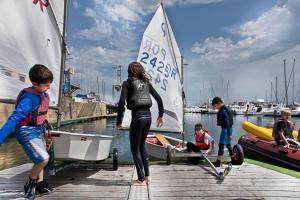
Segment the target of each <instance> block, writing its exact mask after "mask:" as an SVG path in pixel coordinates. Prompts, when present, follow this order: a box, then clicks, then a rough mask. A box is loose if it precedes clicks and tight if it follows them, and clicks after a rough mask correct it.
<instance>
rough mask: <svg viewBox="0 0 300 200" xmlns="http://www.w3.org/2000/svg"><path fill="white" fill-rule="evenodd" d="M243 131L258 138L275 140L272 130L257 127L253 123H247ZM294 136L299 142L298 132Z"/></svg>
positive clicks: (244, 124)
mask: <svg viewBox="0 0 300 200" xmlns="http://www.w3.org/2000/svg"><path fill="white" fill-rule="evenodd" d="M243 129H244V130H245V131H247V132H248V133H250V134H252V135H256V136H259V137H262V138H265V139H269V140H274V138H273V137H272V129H271V128H264V127H261V126H257V125H255V124H253V123H251V122H248V121H246V122H244V123H243ZM293 136H294V138H295V139H296V140H297V136H298V132H297V131H294V132H293Z"/></svg>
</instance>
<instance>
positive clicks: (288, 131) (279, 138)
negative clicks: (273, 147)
mask: <svg viewBox="0 0 300 200" xmlns="http://www.w3.org/2000/svg"><path fill="white" fill-rule="evenodd" d="M290 119H291V111H290V110H289V109H284V110H282V111H281V118H280V119H279V120H278V121H277V122H275V123H274V126H273V131H272V136H273V137H274V140H275V141H276V143H277V144H278V145H283V146H284V147H285V148H289V147H290V145H297V146H300V143H299V142H297V141H296V140H294V138H293V130H294V127H295V124H294V123H293V122H292V121H290ZM298 139H299V135H298Z"/></svg>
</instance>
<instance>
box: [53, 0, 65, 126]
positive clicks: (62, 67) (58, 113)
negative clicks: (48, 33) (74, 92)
mask: <svg viewBox="0 0 300 200" xmlns="http://www.w3.org/2000/svg"><path fill="white" fill-rule="evenodd" d="M64 3H65V4H64V22H63V34H62V43H61V61H60V77H59V94H58V105H57V106H58V112H57V124H56V127H57V128H59V127H60V125H61V110H62V98H63V84H64V71H65V64H66V50H67V49H66V45H67V44H66V32H67V24H66V23H67V17H68V16H67V11H68V0H64Z"/></svg>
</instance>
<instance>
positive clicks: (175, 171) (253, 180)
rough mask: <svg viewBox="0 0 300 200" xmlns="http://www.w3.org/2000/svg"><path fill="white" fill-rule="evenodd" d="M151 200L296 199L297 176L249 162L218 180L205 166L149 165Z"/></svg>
mask: <svg viewBox="0 0 300 200" xmlns="http://www.w3.org/2000/svg"><path fill="white" fill-rule="evenodd" d="M150 172H151V184H150V187H151V194H152V197H153V199H286V197H288V198H290V199H296V198H297V197H300V179H297V178H293V177H291V176H288V175H284V174H280V173H278V172H275V171H272V170H268V169H264V168H261V167H258V166H254V165H251V164H244V165H242V166H238V167H234V168H233V169H232V171H231V172H230V174H229V175H228V176H227V177H226V178H225V180H218V179H216V177H215V176H213V175H212V174H213V173H211V170H210V169H209V168H208V167H206V166H199V165H182V164H178V165H177V164H174V165H171V166H163V165H153V166H151V170H150Z"/></svg>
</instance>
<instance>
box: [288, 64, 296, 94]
mask: <svg viewBox="0 0 300 200" xmlns="http://www.w3.org/2000/svg"><path fill="white" fill-rule="evenodd" d="M294 70H295V60H294V63H293V68H292V71H291V73H290V77H289V82H288V85H287V89H288V88H289V86H290V82H291V77H292V74H293V71H294Z"/></svg>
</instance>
